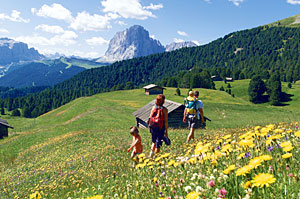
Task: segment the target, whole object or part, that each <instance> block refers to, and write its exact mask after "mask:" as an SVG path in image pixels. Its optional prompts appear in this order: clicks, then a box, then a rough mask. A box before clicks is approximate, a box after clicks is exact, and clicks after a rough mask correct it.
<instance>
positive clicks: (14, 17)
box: [0, 10, 30, 23]
mask: <svg viewBox="0 0 300 199" xmlns="http://www.w3.org/2000/svg"><path fill="white" fill-rule="evenodd" d="M20 14H21V12H19V11H17V10H12V11H11V14H10V15H6V14H4V13H0V19H2V20H5V19H7V20H10V21H13V22H23V23H29V22H30V20H29V19H23V18H22V17H21V16H20Z"/></svg>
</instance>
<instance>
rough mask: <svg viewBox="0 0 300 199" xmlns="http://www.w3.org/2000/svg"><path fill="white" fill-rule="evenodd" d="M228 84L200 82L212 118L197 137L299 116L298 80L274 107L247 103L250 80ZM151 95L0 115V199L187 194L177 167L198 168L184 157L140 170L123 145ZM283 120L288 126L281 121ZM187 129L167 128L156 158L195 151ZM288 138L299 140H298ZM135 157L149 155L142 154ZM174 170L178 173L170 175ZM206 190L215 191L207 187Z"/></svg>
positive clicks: (171, 91) (115, 95) (133, 93)
mask: <svg viewBox="0 0 300 199" xmlns="http://www.w3.org/2000/svg"><path fill="white" fill-rule="evenodd" d="M230 84H231V87H232V88H231V90H232V93H234V95H235V97H232V96H231V95H229V94H227V93H226V92H222V91H219V88H220V87H221V85H223V86H224V88H225V89H226V85H225V84H224V83H223V82H216V88H217V90H208V89H198V90H199V91H200V99H201V100H202V101H203V104H204V114H205V116H206V117H208V118H210V119H211V120H212V121H211V122H207V128H206V129H205V130H196V138H197V140H198V141H203V142H204V143H205V142H206V141H207V140H211V141H214V142H215V141H216V140H217V139H218V138H220V137H222V136H224V135H225V134H230V135H233V136H234V135H237V134H241V133H244V132H245V131H246V129H253V127H255V126H258V125H259V126H265V125H268V124H278V125H279V126H278V128H279V127H281V128H284V130H283V131H284V132H286V130H287V129H289V128H291V129H294V130H295V128H296V126H297V123H295V122H297V121H299V118H300V112H299V110H298V107H299V105H300V83H297V84H293V86H292V88H291V89H289V88H288V87H287V85H286V84H283V91H284V92H286V93H287V94H289V95H290V99H291V101H287V102H284V106H279V107H274V106H270V105H269V104H268V103H265V104H258V105H254V104H252V103H250V102H249V101H248V94H247V88H248V84H249V80H239V81H234V82H230ZM194 90H196V89H194ZM175 91H176V88H167V89H166V90H165V93H164V94H165V96H166V99H168V100H172V101H175V102H179V103H183V101H184V98H185V97H186V94H187V92H188V90H187V89H181V96H177V95H176V94H175V93H176V92H175ZM153 99H155V96H146V95H145V94H144V90H143V89H135V90H124V91H116V92H109V93H102V94H97V95H94V96H91V97H84V98H79V99H76V100H74V101H72V102H70V103H68V104H66V105H64V106H62V107H60V108H58V109H56V110H53V111H51V112H49V113H46V114H44V115H42V116H40V117H38V118H35V119H25V118H19V117H11V116H4V117H3V119H6V120H7V121H8V122H9V124H10V125H11V126H13V127H14V129H12V130H10V131H9V132H10V136H9V137H8V138H5V139H3V140H0V174H1V175H0V198H30V197H31V198H34V196H33V195H32V194H34V193H36V194H38V195H41V197H42V198H68V197H71V198H88V197H91V196H97V195H99V197H102V196H104V198H159V197H162V198H166V197H168V196H170V197H171V198H176V197H175V196H178V197H185V196H186V195H187V194H188V193H189V192H192V190H193V188H192V189H191V190H190V191H186V190H185V188H184V187H185V186H188V184H187V180H188V179H187V178H189V175H190V174H186V175H183V174H182V173H184V171H186V170H188V169H190V170H191V171H194V170H197V169H198V167H197V165H194V164H193V162H187V165H186V166H185V164H181V166H180V169H179V170H177V169H178V168H177V167H176V168H175V167H174V169H173V167H172V169H171V168H170V169H168V166H169V167H171V166H172V164H171V165H168V163H167V160H165V161H164V162H162V161H160V162H159V163H158V164H157V165H156V167H152V168H150V169H149V170H145V168H142V169H141V170H142V171H140V170H139V169H136V167H133V163H134V162H133V161H132V160H130V158H129V157H130V153H128V152H127V149H128V147H129V145H130V143H131V140H132V137H131V136H130V134H129V127H130V126H134V125H135V124H136V121H135V117H134V116H133V115H132V113H133V112H134V111H136V110H137V109H139V108H141V107H143V106H144V105H146V104H147V103H149V102H150V101H151V100H153ZM282 122H284V124H289V123H293V125H291V126H288V125H286V126H284V127H283V126H282ZM279 123H280V124H279ZM271 130H274V129H271ZM271 130H270V131H271ZM140 134H141V137H142V143H143V148H144V152H145V154H146V155H148V153H149V151H150V145H151V135H150V133H149V132H148V130H145V129H140ZM187 134H188V130H187V129H170V130H169V136H170V139H171V140H172V144H171V146H169V147H167V146H165V145H164V146H163V147H162V151H161V154H169V155H165V156H166V157H162V158H161V159H163V158H168V156H170V158H172V157H173V156H172V155H174V158H175V155H177V156H176V157H179V156H180V155H182V156H185V157H188V155H186V154H190V153H192V152H193V151H194V150H196V148H197V147H196V146H197V141H195V142H194V143H192V144H190V145H188V144H185V139H186V137H187ZM235 138H238V137H235ZM232 139H233V138H232ZM227 141H228V140H227ZM227 141H226V142H227ZM204 143H203V144H204ZM255 143H256V142H255ZM227 144H228V143H227ZM293 144H294V145H295V146H299V140H298V141H297V142H294V141H293ZM251 150H252V149H251ZM189 151H190V152H189ZM187 152H189V153H187ZM278 153H279V152H278ZM170 154H171V155H170ZM258 154H259V153H258V152H257V155H258ZM158 157H159V156H158ZM225 159H226V158H225ZM227 159H228V158H227ZM140 160H143V161H145V162H146V161H147V162H151V160H149V159H145V158H141V159H140ZM145 164H146V163H145ZM153 164H154V163H153ZM290 164H291V165H293V163H290ZM209 165H210V164H209ZM150 166H151V165H150ZM225 166H226V164H225V165H223V166H222V167H221V168H225ZM237 167H238V165H237ZM205 168H206V167H205ZM208 170H209V172H212V171H213V169H208ZM208 170H205V172H208ZM162 171H169V172H170V173H172V176H173V177H170V178H169V179H165V181H164V182H165V183H160V184H159V185H156V184H157V183H158V182H159V180H160V177H161V172H162ZM176 172H178V173H176ZM203 172H204V171H203ZM158 173H160V174H158ZM176 175H178V176H182V177H181V178H180V177H174V176H176ZM199 175H200V174H199ZM181 179H182V180H181ZM229 179H231V177H229ZM232 180H234V178H232ZM153 181H155V182H153ZM157 181H158V182H157ZM162 181H163V179H161V182H162ZM174 181H175V182H174ZM178 181H182V182H180V183H181V184H182V185H181V186H180V187H177V188H176V186H173V185H172V183H175V184H176V183H177V184H178ZM180 183H179V184H180ZM199 183H200V182H199ZM235 183H236V181H235ZM223 184H226V183H225V182H224V183H223ZM222 186H223V185H222ZM232 186H233V185H232ZM235 186H238V185H235ZM280 186H281V185H280ZM280 186H279V185H278V187H280ZM170 187H172V189H171V188H170ZM220 187H221V186H220ZM298 187H299V186H298ZM203 188H204V187H203ZM220 189H221V188H220ZM253 189H255V188H253ZM278 189H279V188H278ZM227 190H229V189H228V188H227ZM174 191H175V192H174ZM194 191H195V190H194ZM197 193H198V192H197ZM205 193H206V194H212V193H213V192H211V191H209V190H208V191H206V192H205ZM260 193H262V192H259V191H258V192H257V194H260ZM264 194H265V196H266V197H265V198H267V196H268V197H271V196H272V194H271V192H270V191H266V192H264ZM293 194H297V193H294V192H293ZM238 195H239V196H245V193H244V192H243V193H242V192H241V188H239V189H238V190H232V195H230V196H232V198H235V197H236V198H237V196H238ZM36 196H37V195H36ZM36 198H38V197H36ZM229 198H230V197H229ZM254 198H255V197H254ZM256 198H257V197H256Z"/></svg>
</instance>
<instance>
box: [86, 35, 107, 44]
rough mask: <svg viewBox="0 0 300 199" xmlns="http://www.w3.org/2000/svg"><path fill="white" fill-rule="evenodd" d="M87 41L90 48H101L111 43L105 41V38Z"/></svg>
mask: <svg viewBox="0 0 300 199" xmlns="http://www.w3.org/2000/svg"><path fill="white" fill-rule="evenodd" d="M85 41H86V43H87V44H88V45H90V46H98V45H100V46H101V45H104V44H108V43H109V41H108V40H105V39H104V38H103V37H92V38H90V39H87V40H85Z"/></svg>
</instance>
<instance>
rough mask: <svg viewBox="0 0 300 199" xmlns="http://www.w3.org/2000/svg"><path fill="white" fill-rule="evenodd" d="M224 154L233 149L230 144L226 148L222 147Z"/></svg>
mask: <svg viewBox="0 0 300 199" xmlns="http://www.w3.org/2000/svg"><path fill="white" fill-rule="evenodd" d="M221 151H222V152H231V151H232V148H231V145H230V144H226V145H225V146H223V147H222V150H221Z"/></svg>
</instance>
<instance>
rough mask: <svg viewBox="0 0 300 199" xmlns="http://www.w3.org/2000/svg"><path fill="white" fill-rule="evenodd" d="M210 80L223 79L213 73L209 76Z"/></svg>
mask: <svg viewBox="0 0 300 199" xmlns="http://www.w3.org/2000/svg"><path fill="white" fill-rule="evenodd" d="M210 78H211V80H212V81H223V79H222V78H221V77H219V76H216V75H213V76H211V77H210Z"/></svg>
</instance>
